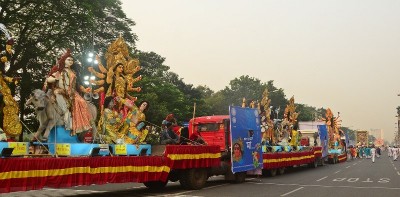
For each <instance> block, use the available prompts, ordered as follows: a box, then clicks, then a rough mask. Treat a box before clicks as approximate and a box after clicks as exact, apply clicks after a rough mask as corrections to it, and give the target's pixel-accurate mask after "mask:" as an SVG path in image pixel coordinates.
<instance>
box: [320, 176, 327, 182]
mask: <svg viewBox="0 0 400 197" xmlns="http://www.w3.org/2000/svg"><path fill="white" fill-rule="evenodd" d="M326 178H328V176H326V177H322V178H320V179H318V180H317V181H322V180H324V179H326Z"/></svg>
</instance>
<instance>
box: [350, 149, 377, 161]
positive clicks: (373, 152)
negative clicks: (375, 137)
mask: <svg viewBox="0 0 400 197" xmlns="http://www.w3.org/2000/svg"><path fill="white" fill-rule="evenodd" d="M381 153H382V149H381V147H379V146H378V147H375V145H371V146H356V147H353V146H350V147H349V156H350V157H351V158H352V159H357V158H359V159H362V158H368V159H369V158H370V159H371V160H372V162H373V163H375V158H379V157H380V156H381Z"/></svg>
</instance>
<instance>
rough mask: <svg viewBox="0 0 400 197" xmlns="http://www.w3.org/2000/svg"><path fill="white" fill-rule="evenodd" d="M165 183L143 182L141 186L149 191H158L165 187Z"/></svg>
mask: <svg viewBox="0 0 400 197" xmlns="http://www.w3.org/2000/svg"><path fill="white" fill-rule="evenodd" d="M167 182H168V181H148V182H144V183H143V184H144V185H145V186H146V187H147V188H149V189H150V190H160V189H163V188H164V187H165V186H166V185H167Z"/></svg>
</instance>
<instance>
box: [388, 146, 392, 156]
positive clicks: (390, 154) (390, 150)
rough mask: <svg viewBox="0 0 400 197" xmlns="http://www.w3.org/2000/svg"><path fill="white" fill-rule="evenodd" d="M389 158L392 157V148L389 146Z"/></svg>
mask: <svg viewBox="0 0 400 197" xmlns="http://www.w3.org/2000/svg"><path fill="white" fill-rule="evenodd" d="M388 157H392V147H391V146H389V148H388Z"/></svg>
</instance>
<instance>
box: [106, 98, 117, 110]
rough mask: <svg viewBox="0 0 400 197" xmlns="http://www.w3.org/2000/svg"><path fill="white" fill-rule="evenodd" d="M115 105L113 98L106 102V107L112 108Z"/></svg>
mask: <svg viewBox="0 0 400 197" xmlns="http://www.w3.org/2000/svg"><path fill="white" fill-rule="evenodd" d="M114 106H115V103H114V100H111V101H110V103H108V106H107V107H108V108H109V109H112V108H113V107H114Z"/></svg>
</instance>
